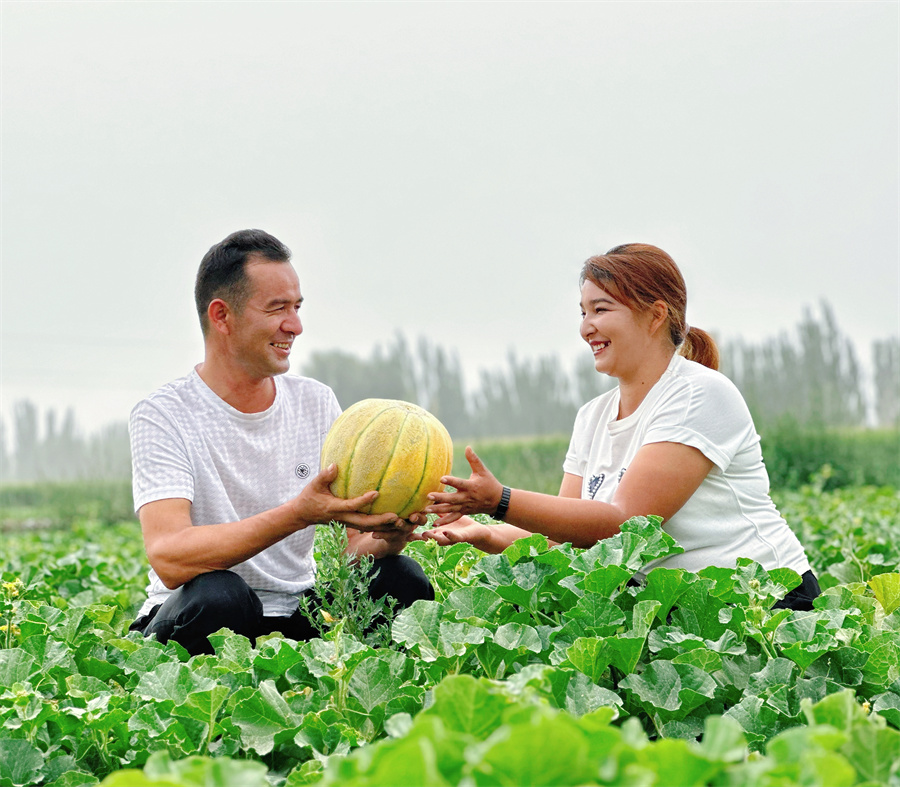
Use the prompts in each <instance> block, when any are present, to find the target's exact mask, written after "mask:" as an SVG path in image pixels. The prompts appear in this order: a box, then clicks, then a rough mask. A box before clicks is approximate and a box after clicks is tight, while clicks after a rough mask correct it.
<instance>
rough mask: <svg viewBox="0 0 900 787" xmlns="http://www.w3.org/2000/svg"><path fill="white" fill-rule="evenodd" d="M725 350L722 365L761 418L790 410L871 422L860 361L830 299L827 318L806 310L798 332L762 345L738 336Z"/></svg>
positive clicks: (827, 420) (818, 420)
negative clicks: (816, 316) (833, 310)
mask: <svg viewBox="0 0 900 787" xmlns="http://www.w3.org/2000/svg"><path fill="white" fill-rule="evenodd" d="M721 350H722V352H721V355H722V363H721V369H722V371H723V373H725V374H726V375H727V376H728V377H730V378H731V379H732V380H733V381H734V383H735V385H737V387H738V388H739V389H740V391H741V393H742V394H743V396H744V399H745V400H746V402H747V405H748V406H749V408H750V410H751V412H752V413H753V415H754V418H755V419H756V421H757V424H770V423H775V422H776V421H778V420H780V419H781V418H783V417H785V416H789V417H791V418H792V419H794V420H796V421H797V422H798V423H802V424H819V425H824V426H861V425H863V424H864V423H865V419H866V399H865V394H864V388H863V381H862V373H861V369H860V365H859V362H858V361H857V358H856V353H855V351H854V348H853V344H852V342H851V341H850V340H849V339H848V338H846V337H845V336H843V335H842V334H841V332H840V330H839V329H838V326H837V322H836V320H835V317H834V313H833V312H832V310H831V308H830V307H829V306H828V305H827V304H822V318H821V320H817V319H816V318H815V317H814V316H813V314H812V313H811V312H810V311H808V310H807V311H806V312H804V317H803V320H802V321H801V323H800V325H799V326H798V327H797V333H796V338H791V337H790V336H787V335H784V334H782V335H781V336H779V337H778V338H776V339H770V340H768V341H766V342H763V343H762V344H759V345H749V344H747V343H745V342H743V341H740V340H738V341H734V342H730V343H727V344H725V345H724V346H723V347H722V348H721Z"/></svg>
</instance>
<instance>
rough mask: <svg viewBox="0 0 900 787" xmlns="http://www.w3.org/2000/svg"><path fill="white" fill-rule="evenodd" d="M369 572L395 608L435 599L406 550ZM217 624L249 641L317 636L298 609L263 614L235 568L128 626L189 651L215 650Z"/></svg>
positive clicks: (186, 588) (186, 589)
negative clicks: (286, 613)
mask: <svg viewBox="0 0 900 787" xmlns="http://www.w3.org/2000/svg"><path fill="white" fill-rule="evenodd" d="M370 577H371V578H370V582H369V596H371V597H372V598H373V599H378V598H382V597H384V596H388V597H390V598H393V599H396V601H397V607H396V608H397V609H398V610H399V609H404V608H406V607H408V606H410V605H411V604H412V603H413V602H414V601H417V600H419V599H426V600H429V601H432V600H434V588H433V587H432V586H431V582H429V581H428V577H426V576H425V572H424V571H423V570H422V567H421V566H420V565H419V564H418V563H417V562H416V561H415V560H413V559H412V558H411V557H407V556H406V555H390V556H388V557H384V558H380V559H378V560H375V561H374V562H373V564H372V570H371V573H370ZM221 628H228V629H231V630H232V631H234V632H235V633H236V634H242V635H243V636H245V637H247V638H248V639H250V640H251V641H255V640H256V638H257V637H260V636H262V635H264V634H270V633H271V632H273V631H280V632H281V633H282V634H284V635H285V636H286V637H290V638H291V639H296V640H308V639H312V638H314V637H316V636H318V632H317V631H316V629H315V628H314V627H313V625H312V624H311V623H310V621H309V620H308V619H307V617H306V616H305V615H304V614H303V613H302V612H301V611H300V610H299V609H298V610H297V612H295V613H294V614H293V615H291V616H290V617H266V616H264V615H263V607H262V602H261V601H260V600H259V596H257V595H256V593H255V592H254V591H253V590H252V589H251V588H250V586H249V585H248V584H247V583H246V582H245V581H244V580H243V579H242V578H241V577H239V576H238V575H237V574H235V573H234V572H233V571H210V572H209V573H206V574H199V575H198V576H196V577H194V578H193V579H192V580H190V582H186V583H185V584H184V585H182V586H181V587H180V588H178V589H177V590H176V591H175V592H174V593H172V595H170V596H169V598H167V599H166V601H165V602H164V603H162V604H160V605H157V606H156V607H154V608H153V609H151V610H150V612H149V613H148V614H146V615H143V616H142V617H140V618H138V619H137V620H136V621H135V622H134V623H132V624H131V631H140V632H142V633H143V634H144V635H145V636H150V635H151V634H156V638H157V639H158V640H159V641H160V642H168V641H169V640H170V639H171V640H174V641H175V642H177V643H178V644H179V645H181V646H183V647H184V648H185V649H186V650H187V651H188V653H190V654H191V655H197V654H199V653H213V652H214V651H213V647H212V645H211V644H210V642H209V639H207V637H208V636H209V635H210V634H213V633H214V632H216V631H218V630H219V629H221Z"/></svg>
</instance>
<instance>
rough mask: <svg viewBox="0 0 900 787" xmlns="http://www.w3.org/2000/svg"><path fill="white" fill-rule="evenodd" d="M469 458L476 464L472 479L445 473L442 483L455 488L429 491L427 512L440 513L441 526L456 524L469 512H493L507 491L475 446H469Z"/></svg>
mask: <svg viewBox="0 0 900 787" xmlns="http://www.w3.org/2000/svg"><path fill="white" fill-rule="evenodd" d="M466 460H467V461H468V462H469V466H470V467H471V468H472V475H470V476H469V478H468V479H464V478H455V477H454V476H444V477H443V478H442V479H441V483H442V484H445V485H446V486H452V487H454V488H455V489H456V491H455V492H432V493H431V494H430V495H428V499H429V500H431V501H432V502H431V504H430V505H428V506H426V508H425V513H426V514H437V515H438V516H439V517H440V519H438V521H437V522H436V526H437V527H442V526H444V525H449V524H452V523H453V522H456V521H457V520H458V519H459V518H460V517H463V516H466V515H467V514H493V513H494V512H495V511H496V510H497V506H498V505H499V504H500V496H501V495H502V494H503V484H501V483H500V482H499V481H498V480H497V479H496V478H494V476H493V475H492V473H491V471H490V470H488V469H487V467H485V466H484V463H483V462H482V461H481V460H480V459H479V458H478V456H477V454H476V453H475V452H474V451H473V450H472V447H471V446H467V447H466Z"/></svg>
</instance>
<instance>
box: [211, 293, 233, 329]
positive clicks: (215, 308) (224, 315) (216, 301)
mask: <svg viewBox="0 0 900 787" xmlns="http://www.w3.org/2000/svg"><path fill="white" fill-rule="evenodd" d="M206 316H207V318H208V319H209V325H210V327H211V328H212V329H213V330H215V331H218V332H219V333H221V334H229V333H231V320H230V319H229V318H230V316H231V307H230V306H229V305H228V304H227V303H225V301H223V300H222V299H221V298H213V300H211V301H210V302H209V306H207V307H206Z"/></svg>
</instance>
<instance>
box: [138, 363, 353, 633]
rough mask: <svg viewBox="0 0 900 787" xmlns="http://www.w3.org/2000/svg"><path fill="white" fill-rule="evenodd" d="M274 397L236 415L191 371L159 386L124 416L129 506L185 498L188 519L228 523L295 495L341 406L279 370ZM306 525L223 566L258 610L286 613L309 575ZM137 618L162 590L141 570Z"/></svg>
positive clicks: (315, 466)
mask: <svg viewBox="0 0 900 787" xmlns="http://www.w3.org/2000/svg"><path fill="white" fill-rule="evenodd" d="M273 379H274V380H275V391H276V393H275V401H274V403H273V404H272V406H271V407H269V408H268V409H267V410H265V411H264V412H261V413H242V412H240V411H239V410H236V409H235V408H233V407H232V406H231V405H229V404H227V403H226V402H225V401H223V400H222V399H220V398H219V397H218V396H217V395H216V394H215V393H213V391H212V390H211V389H210V388H209V386H207V385H206V383H204V382H203V380H202V379H201V378H200V375H198V374H197V372H196V370H195V371H192V372H191V373H190V374H188V375H187V376H185V377H181V378H179V379H178V380H175V381H174V382H171V383H169V384H168V385H164V386H163V387H162V388H160V389H159V390H157V391H155V392H154V393H153V394H151V395H150V396H149V397H147V398H146V399H144V400H143V401H142V402H140V403H139V404H137V405H136V406H135V408H134V409H133V410H132V412H131V419H130V422H129V432H130V435H131V454H132V465H133V467H132V474H133V475H132V478H133V481H132V484H133V489H134V507H135V511H138V510H139V509H140V508H141V506H143V505H146V504H147V503H151V502H153V501H155V500H164V499H168V498H184V499H185V500H189V501H191V521H192V522H193V524H194V525H211V524H217V523H221V522H237V521H239V520H241V519H245V518H247V517H249V516H253V515H255V514H259V513H261V512H263V511H268V510H269V509H271V508H275V507H276V506H279V505H281V504H282V503H285V502H287V501H288V500H290V499H291V498H293V497H296V496H297V495H298V494H300V492H301V490H302V489H303V487H304V486H306V484H307V483H309V481H310V480H311V479H312V478H313V477H314V476H315V475H316V474H317V473H318V472H319V458H320V456H321V453H322V444H323V442H324V440H325V436H326V434H327V433H328V430H329V429H330V428H331V425H332V424H333V423H334V421H335V419H336V418H337V417H338V416H339V415H340V413H341V408H340V405H339V404H338V401H337V398H336V397H335V395H334V392H333V391H332V390H331V389H330V388H329V387H328V386H326V385H324V384H322V383H320V382H318V381H316V380H312V379H309V378H306V377H296V376H293V375H280V376H278V377H275V378H273ZM314 534H315V528H312V527H308V528H306V529H304V530H300V531H298V532H296V533H293V534H292V535H290V536H288V537H287V538H284V539H282V540H281V541H279V542H278V543H277V544H273V545H272V546H270V547H269V548H267V549H265V550H263V551H262V552H260V553H259V554H258V555H255V556H254V557H252V558H250V559H249V560H246V561H245V562H243V563H239V564H238V565H236V566H234V567H232V568H231V570H232V571H234V572H235V573H236V574H239V575H240V576H241V577H243V578H244V580H245V581H246V582H247V584H248V585H249V586H250V587H251V588H253V590H255V591H256V593H257V595H258V596H259V597H260V599H261V601H262V603H263V611H264V614H265V615H290V614H291V613H292V612H293V611H294V610H295V609H296V608H297V596H298V595H299V594H300V593H302V592H303V591H304V590H306V589H308V588H310V587H312V585H313V583H314V581H315V571H316V566H315V560H314V558H313V552H312V547H313V539H314ZM149 576H150V584H149V585H148V587H147V596H148V598H147V601H146V602H145V603H144V605H143V607H142V608H141V610H140V612H139V613H138V616H139V617H140V616H141V615H145V614H147V613H148V612H149V611H150V610H151V609H152V608H153V607H154V606H155V605H156V604H161V603H163V601H165V600H166V598H167V597H168V596H169V594H170V593H172V592H173V591H171V590H168V589H167V588H166V587H165V585H163V584H162V582H161V581H160V579H159V577H158V576H157V575H156V572H155V571H153V570H152V569H151V570H150V574H149Z"/></svg>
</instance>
